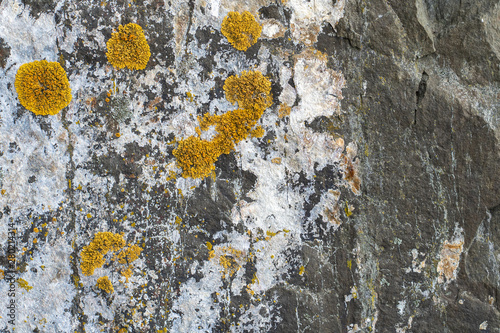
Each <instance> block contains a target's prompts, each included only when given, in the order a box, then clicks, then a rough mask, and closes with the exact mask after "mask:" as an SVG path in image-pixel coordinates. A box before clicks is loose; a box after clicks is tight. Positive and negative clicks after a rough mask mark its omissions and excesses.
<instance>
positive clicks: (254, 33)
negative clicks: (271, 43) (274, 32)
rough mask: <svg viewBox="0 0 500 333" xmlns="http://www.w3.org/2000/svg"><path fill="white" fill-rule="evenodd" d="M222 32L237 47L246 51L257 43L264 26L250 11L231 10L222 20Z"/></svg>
mask: <svg viewBox="0 0 500 333" xmlns="http://www.w3.org/2000/svg"><path fill="white" fill-rule="evenodd" d="M221 32H222V34H223V35H224V36H226V38H227V40H228V41H229V43H231V45H232V46H233V47H234V48H235V49H237V50H240V51H246V50H247V49H248V48H249V47H250V46H252V45H254V44H255V43H257V40H258V39H259V37H260V34H261V32H262V27H261V26H260V24H259V23H258V22H257V21H256V20H255V17H254V16H253V15H252V14H251V13H250V12H247V11H245V12H243V13H241V14H240V13H238V12H229V13H228V14H227V16H226V17H224V20H223V21H222V27H221Z"/></svg>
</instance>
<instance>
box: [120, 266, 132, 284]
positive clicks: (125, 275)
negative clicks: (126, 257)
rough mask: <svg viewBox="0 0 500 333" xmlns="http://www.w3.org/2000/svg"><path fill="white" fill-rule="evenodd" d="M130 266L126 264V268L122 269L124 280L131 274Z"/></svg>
mask: <svg viewBox="0 0 500 333" xmlns="http://www.w3.org/2000/svg"><path fill="white" fill-rule="evenodd" d="M132 273H133V272H132V266H128V267H127V268H126V269H124V270H122V272H121V274H122V275H123V276H124V277H125V279H126V281H127V282H128V279H129V278H130V277H131V276H132Z"/></svg>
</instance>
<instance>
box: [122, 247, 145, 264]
mask: <svg viewBox="0 0 500 333" xmlns="http://www.w3.org/2000/svg"><path fill="white" fill-rule="evenodd" d="M141 252H142V249H141V248H140V247H139V246H137V245H129V246H127V247H126V248H125V249H123V250H122V251H120V253H118V255H117V256H116V259H117V260H118V262H119V263H120V264H130V263H131V262H133V261H135V260H136V259H137V258H139V255H140V254H141Z"/></svg>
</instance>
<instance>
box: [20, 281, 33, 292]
mask: <svg viewBox="0 0 500 333" xmlns="http://www.w3.org/2000/svg"><path fill="white" fill-rule="evenodd" d="M17 285H18V286H19V287H21V288H23V289H26V291H30V290H31V289H33V287H31V286H30V285H29V284H28V281H26V280H24V279H17Z"/></svg>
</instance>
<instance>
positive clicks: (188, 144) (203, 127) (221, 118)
mask: <svg viewBox="0 0 500 333" xmlns="http://www.w3.org/2000/svg"><path fill="white" fill-rule="evenodd" d="M224 91H225V92H226V98H227V100H228V101H230V102H231V103H233V104H235V103H238V106H239V109H237V110H233V111H229V112H226V113H224V114H222V115H210V114H208V113H207V114H205V115H204V116H203V117H199V118H198V121H199V123H200V127H199V128H198V130H197V134H198V136H190V137H188V138H187V139H184V140H181V141H180V142H179V145H178V146H177V148H176V149H174V151H173V155H174V156H175V157H176V159H177V165H178V166H179V167H180V168H181V169H182V176H183V177H185V178H187V177H191V178H205V177H207V176H209V175H210V174H212V172H213V171H214V170H215V165H214V164H215V162H216V161H217V159H218V158H219V156H220V155H222V154H229V153H230V152H231V151H232V150H233V149H234V148H235V145H236V144H238V143H239V142H240V141H242V140H244V139H246V138H247V137H248V136H249V135H251V136H255V137H259V136H262V135H263V134H264V130H263V129H262V128H261V127H257V128H255V129H254V127H255V125H256V124H257V121H258V120H259V119H260V117H261V116H262V114H263V113H264V110H265V109H266V108H268V107H269V106H271V104H272V95H271V82H270V81H269V80H268V79H267V78H265V77H264V76H263V75H262V73H260V72H252V71H249V72H247V71H244V72H243V73H242V75H241V76H239V77H237V76H231V77H229V78H228V79H227V80H226V82H225V84H224ZM212 126H213V127H214V128H215V131H216V132H217V134H216V135H215V136H214V137H213V138H212V139H211V140H210V141H208V140H203V139H201V138H200V137H199V136H200V135H201V131H207V130H208V129H209V128H211V127H212Z"/></svg>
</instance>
